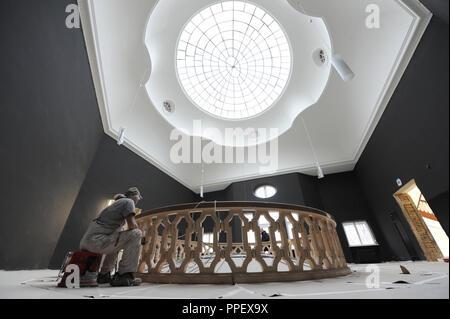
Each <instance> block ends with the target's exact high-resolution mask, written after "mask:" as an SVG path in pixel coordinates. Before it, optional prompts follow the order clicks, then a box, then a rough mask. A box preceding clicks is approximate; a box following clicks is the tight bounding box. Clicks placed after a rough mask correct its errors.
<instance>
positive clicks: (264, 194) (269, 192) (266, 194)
mask: <svg viewBox="0 0 450 319" xmlns="http://www.w3.org/2000/svg"><path fill="white" fill-rule="evenodd" d="M276 193H277V189H276V188H275V187H273V186H270V185H264V186H260V187H258V188H257V189H256V190H255V196H256V197H258V198H263V199H266V198H271V197H273V196H275V194H276Z"/></svg>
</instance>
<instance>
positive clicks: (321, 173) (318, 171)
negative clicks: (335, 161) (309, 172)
mask: <svg viewBox="0 0 450 319" xmlns="http://www.w3.org/2000/svg"><path fill="white" fill-rule="evenodd" d="M317 177H318V178H319V179H322V178H324V177H325V174H324V173H323V170H322V167H320V165H317Z"/></svg>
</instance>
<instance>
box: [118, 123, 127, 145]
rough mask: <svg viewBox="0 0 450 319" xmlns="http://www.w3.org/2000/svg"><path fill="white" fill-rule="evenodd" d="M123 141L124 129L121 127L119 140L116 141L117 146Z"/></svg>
mask: <svg viewBox="0 0 450 319" xmlns="http://www.w3.org/2000/svg"><path fill="white" fill-rule="evenodd" d="M124 140H125V129H124V128H123V127H121V128H120V133H119V140H118V141H117V145H119V146H120V145H122V144H123V142H124Z"/></svg>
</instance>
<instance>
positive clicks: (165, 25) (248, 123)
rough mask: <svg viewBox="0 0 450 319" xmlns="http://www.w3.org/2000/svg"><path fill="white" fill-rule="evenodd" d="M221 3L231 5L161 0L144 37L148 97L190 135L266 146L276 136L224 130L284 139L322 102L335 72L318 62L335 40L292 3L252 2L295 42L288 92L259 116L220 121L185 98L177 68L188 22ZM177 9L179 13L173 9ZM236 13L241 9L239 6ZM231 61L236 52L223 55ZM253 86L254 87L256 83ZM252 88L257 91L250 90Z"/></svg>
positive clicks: (238, 144)
mask: <svg viewBox="0 0 450 319" xmlns="http://www.w3.org/2000/svg"><path fill="white" fill-rule="evenodd" d="M217 3H219V5H222V6H226V5H227V3H228V2H227V1H223V2H221V1H211V0H189V1H183V2H180V1H179V0H164V1H159V2H158V4H157V5H156V7H155V9H154V10H153V12H152V14H151V16H150V19H149V22H148V26H147V34H146V37H145V43H146V45H147V48H148V50H149V53H150V58H151V60H152V62H153V65H154V67H153V69H152V72H151V76H150V79H149V82H148V83H147V84H146V89H147V92H148V95H149V98H150V100H151V101H152V104H153V106H154V107H155V108H156V109H157V110H158V112H159V113H160V114H161V116H162V117H163V118H165V119H166V120H167V121H168V122H169V123H170V124H171V125H172V126H173V127H176V128H178V129H179V130H181V131H182V132H183V133H185V134H187V135H191V136H199V135H200V136H201V137H203V138H205V139H208V140H212V141H214V142H215V143H217V144H219V145H224V146H234V147H243V146H250V145H254V144H261V143H265V142H267V141H269V140H271V139H273V138H275V137H277V136H274V135H267V136H266V137H264V136H263V135H261V136H258V139H252V138H248V139H242V140H240V139H235V138H233V136H229V135H226V134H224V132H225V130H226V129H235V128H236V129H237V128H242V129H244V130H245V129H247V128H254V129H259V128H276V129H277V130H278V135H281V134H283V133H285V132H286V131H287V130H288V129H289V128H290V127H291V126H292V123H293V122H294V120H295V119H296V118H297V116H298V115H299V114H300V113H301V112H303V111H304V110H305V109H307V108H308V107H310V106H311V105H314V104H315V103H316V102H317V101H318V100H319V98H320V97H321V95H322V93H323V92H324V89H325V87H326V85H327V82H328V79H329V77H330V70H331V63H330V62H329V60H324V61H323V62H324V63H320V62H318V59H317V58H316V56H318V55H319V52H320V51H322V52H323V53H324V54H323V56H324V57H326V56H329V55H330V54H331V52H330V50H331V40H330V37H329V35H328V31H327V28H326V26H325V24H324V23H323V21H322V20H321V19H318V18H312V17H309V16H306V15H304V14H302V13H300V12H299V11H297V10H295V9H294V8H293V7H292V6H291V5H290V4H289V3H288V2H287V1H273V0H255V1H253V2H252V3H251V4H249V6H253V4H255V5H257V6H259V7H260V8H262V9H263V10H265V11H267V12H268V13H269V14H270V15H272V16H273V17H274V19H275V20H276V21H278V23H279V24H280V25H281V26H282V28H283V29H284V30H285V32H286V34H287V37H288V39H289V40H290V52H292V54H291V56H292V57H293V59H292V63H291V64H292V70H291V74H290V79H289V80H288V82H287V85H286V87H285V88H284V93H283V94H282V95H281V96H280V97H279V98H278V97H277V98H276V99H274V100H276V101H275V103H274V104H273V105H272V106H271V107H270V108H268V109H267V110H265V111H264V112H261V114H259V115H258V116H243V117H244V119H241V120H232V119H230V118H228V119H224V118H219V117H218V116H214V115H212V114H211V113H212V112H211V113H210V112H205V111H203V110H201V109H200V108H199V107H197V106H196V105H195V103H194V102H193V101H192V99H190V98H189V97H188V96H187V94H185V92H184V90H183V88H182V85H181V84H180V81H179V79H178V75H177V70H176V65H177V63H176V60H177V47H178V40H179V38H180V34H181V33H182V31H183V29H184V27H185V25H186V23H187V22H189V21H190V20H191V18H192V17H193V16H195V15H196V14H197V13H199V12H201V11H202V10H204V9H205V8H208V7H209V6H210V5H212V4H217ZM231 3H232V1H229V4H231ZM239 3H240V2H239ZM247 3H248V2H247ZM244 5H245V2H244ZM174 8H177V9H176V10H174ZM235 10H236V11H237V10H238V9H237V7H236V9H235ZM206 11H208V10H206ZM224 25H225V24H224ZM250 53H251V51H250ZM191 54H193V53H191ZM225 55H227V56H225ZM227 58H230V59H232V58H233V56H232V54H231V53H228V54H224V56H223V57H222V59H223V60H225V59H227ZM224 63H226V62H224ZM248 84H249V85H250V84H251V81H249V82H248ZM243 85H244V84H243ZM250 89H252V87H251V86H250ZM266 90H267V89H266ZM260 93H262V92H260ZM165 101H171V102H172V103H173V104H174V105H175V111H174V112H172V113H168V112H165V110H164V107H163V105H164V102H165ZM194 120H201V123H202V130H201V131H198V130H196V129H195V125H194ZM210 128H214V129H215V130H211V129H210ZM217 132H221V133H222V134H218V133H217Z"/></svg>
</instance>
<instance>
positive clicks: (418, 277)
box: [0, 262, 449, 299]
mask: <svg viewBox="0 0 450 319" xmlns="http://www.w3.org/2000/svg"><path fill="white" fill-rule="evenodd" d="M400 265H403V266H405V267H406V268H407V269H408V270H409V271H410V272H411V274H410V275H404V274H402V272H401V270H400ZM349 266H350V268H351V269H352V271H353V272H352V274H350V275H348V276H346V277H341V278H333V279H323V280H313V281H302V282H290V283H264V284H239V285H235V286H228V285H161V284H143V285H142V286H140V287H132V288H113V287H110V286H108V285H104V286H101V287H98V288H82V289H65V288H56V276H57V274H58V271H53V270H35V271H12V272H11V271H0V298H2V299H10V298H13V299H17V298H39V299H61V298H62V299H67V298H76V299H78V298H104V299H115V298H116V299H117V298H118V299H124V298H132V299H178V298H179V299H186V297H189V298H191V299H197V298H199V299H211V298H212V299H263V298H286V299H311V298H312V299H329V298H332V299H336V298H337V299H399V298H400V299H429V298H431V299H448V298H449V265H448V263H427V262H403V263H384V264H377V265H376V266H377V267H379V268H378V269H379V278H380V280H379V284H380V286H379V288H376V287H375V288H368V287H367V285H366V280H367V278H368V276H369V275H370V273H369V272H366V271H367V270H368V269H367V268H366V267H367V265H349ZM372 274H373V273H372ZM398 281H401V282H403V283H396V282H398Z"/></svg>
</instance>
